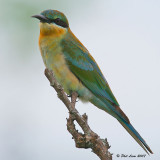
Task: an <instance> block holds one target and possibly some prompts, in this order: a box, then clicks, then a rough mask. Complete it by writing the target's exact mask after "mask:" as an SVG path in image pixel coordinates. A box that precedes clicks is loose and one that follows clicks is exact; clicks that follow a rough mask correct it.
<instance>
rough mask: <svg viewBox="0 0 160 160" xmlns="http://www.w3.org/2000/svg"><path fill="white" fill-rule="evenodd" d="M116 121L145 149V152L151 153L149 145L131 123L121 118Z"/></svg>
mask: <svg viewBox="0 0 160 160" xmlns="http://www.w3.org/2000/svg"><path fill="white" fill-rule="evenodd" d="M118 121H119V122H120V123H121V125H122V126H123V127H124V128H125V129H126V130H127V132H128V133H129V134H130V135H131V136H132V137H133V138H134V139H135V140H136V142H137V143H138V144H139V145H140V146H141V147H142V148H143V149H144V150H145V152H146V153H147V154H149V153H148V152H150V153H151V154H153V152H152V151H151V149H150V147H149V146H148V145H147V143H146V142H145V140H144V139H143V138H142V137H141V136H140V134H139V133H138V132H137V131H136V130H135V128H134V127H133V126H132V125H131V124H129V123H127V122H125V121H122V120H118Z"/></svg>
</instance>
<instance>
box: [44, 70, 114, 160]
mask: <svg viewBox="0 0 160 160" xmlns="http://www.w3.org/2000/svg"><path fill="white" fill-rule="evenodd" d="M45 75H46V77H47V78H48V80H49V81H50V85H51V86H52V87H53V88H54V89H55V90H56V92H57V95H58V97H59V99H60V100H61V101H62V102H63V103H64V104H65V106H66V107H67V109H68V110H69V118H68V119H67V130H68V131H69V132H70V134H71V135H72V136H73V139H74V141H75V145H76V147H77V148H85V149H87V148H91V149H92V151H93V152H94V153H95V154H96V155H97V156H98V157H99V158H100V159H101V160H112V155H111V153H110V152H109V151H108V149H109V148H110V146H109V144H108V142H107V139H101V138H100V137H99V136H98V135H97V134H96V133H95V132H93V131H92V130H91V129H90V127H89V125H88V122H87V120H88V117H87V115H86V114H83V115H82V116H81V115H80V114H79V112H78V111H77V110H76V108H75V104H76V99H77V97H78V94H77V93H76V92H73V93H72V95H71V102H70V100H69V99H68V97H67V95H66V94H65V92H64V90H63V88H62V87H61V86H60V85H59V84H58V83H57V81H56V79H55V78H54V75H53V72H52V71H50V70H48V69H45ZM74 121H77V123H78V124H79V126H80V127H81V128H82V130H83V132H84V133H80V132H78V131H77V130H76V128H75V124H74Z"/></svg>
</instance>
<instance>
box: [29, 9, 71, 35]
mask: <svg viewBox="0 0 160 160" xmlns="http://www.w3.org/2000/svg"><path fill="white" fill-rule="evenodd" d="M32 17H34V18H37V19H39V20H40V32H41V34H43V35H57V36H58V35H61V34H64V33H66V31H67V30H68V28H69V23H68V20H67V18H66V16H65V15H64V14H63V13H61V12H59V11H57V10H51V9H50V10H45V11H43V12H41V13H40V14H39V15H34V16H32Z"/></svg>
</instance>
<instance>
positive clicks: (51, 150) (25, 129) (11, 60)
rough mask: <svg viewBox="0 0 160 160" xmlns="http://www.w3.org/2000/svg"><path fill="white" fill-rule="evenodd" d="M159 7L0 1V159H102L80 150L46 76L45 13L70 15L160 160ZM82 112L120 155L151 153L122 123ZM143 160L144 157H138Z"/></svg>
mask: <svg viewBox="0 0 160 160" xmlns="http://www.w3.org/2000/svg"><path fill="white" fill-rule="evenodd" d="M159 8H160V1H158V0H130V1H128V0H121V1H119V0H87V1H86V0H81V1H78V0H68V1H65V0H45V1H42V0H40V1H38V0H35V1H32V0H27V1H26V0H6V1H2V0H1V1H0V44H1V47H0V97H1V99H0V159H2V160H22V159H23V160H44V159H47V160H53V159H59V160H62V159H70V160H74V159H79V160H80V159H92V160H98V157H96V156H95V155H94V154H93V153H91V152H90V151H89V150H84V149H76V148H75V146H74V142H73V140H72V139H71V135H70V134H69V133H68V132H67V130H66V117H68V112H67V110H66V108H65V107H64V105H63V104H62V103H61V102H60V101H59V100H58V99H57V96H56V93H55V92H54V90H53V89H52V88H51V87H50V86H49V82H48V80H47V79H46V77H45V76H44V74H43V71H44V65H43V62H42V58H41V56H40V52H39V48H38V34H39V26H38V21H37V20H35V19H32V18H31V15H34V14H39V13H40V12H41V11H42V10H45V9H57V10H60V11H62V12H64V13H65V14H66V16H67V17H68V19H69V22H70V27H71V29H72V31H73V32H74V33H75V35H76V36H77V37H78V38H79V39H80V40H81V41H82V43H83V44H84V45H85V46H86V47H87V48H88V50H89V51H90V52H91V54H92V55H93V57H94V58H95V59H96V61H97V63H98V64H99V65H100V68H101V69H102V71H103V73H104V75H105V77H106V79H107V80H108V82H109V84H110V86H111V88H112V90H113V92H114V94H115V96H116V98H117V99H118V101H119V103H120V104H121V108H122V109H123V110H124V112H125V113H126V114H127V115H128V117H129V118H130V120H131V122H132V123H133V125H134V126H135V128H136V129H137V130H138V132H139V133H140V134H141V135H142V136H143V137H144V139H145V140H146V141H147V143H148V144H149V145H150V147H151V149H152V150H153V152H154V153H155V154H154V155H153V156H147V157H146V158H145V160H150V159H159V158H160V149H159V148H160V142H159V139H160V127H159V121H160V109H159V108H160V101H159V97H160V96H159V95H160V93H159V91H160V83H159V82H160V45H159V44H160V30H159V28H160V9H159ZM77 108H78V110H79V111H80V112H81V113H84V112H86V113H87V114H88V116H89V124H90V126H91V128H92V129H93V130H94V131H96V132H97V133H98V134H99V135H100V136H101V137H103V138H104V137H107V138H108V141H109V143H110V144H111V149H110V151H111V152H112V153H113V158H114V159H119V158H117V157H116V154H122V153H123V154H133V155H138V154H145V153H144V152H143V150H142V149H141V148H140V147H139V146H138V145H137V144H136V142H135V141H134V140H133V139H132V138H131V137H130V136H129V134H128V133H127V132H126V131H125V130H124V129H123V127H121V126H120V124H119V123H118V122H117V121H116V120H115V119H114V118H112V117H111V116H109V115H108V114H106V113H105V112H103V111H101V110H99V109H97V108H96V107H93V106H92V105H91V104H82V103H81V102H78V103H77ZM134 159H140V158H134Z"/></svg>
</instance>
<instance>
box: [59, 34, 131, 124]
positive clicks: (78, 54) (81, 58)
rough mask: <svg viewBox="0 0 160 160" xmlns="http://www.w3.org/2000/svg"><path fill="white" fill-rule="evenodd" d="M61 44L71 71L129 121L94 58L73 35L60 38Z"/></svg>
mask: <svg viewBox="0 0 160 160" xmlns="http://www.w3.org/2000/svg"><path fill="white" fill-rule="evenodd" d="M61 46H62V51H63V54H64V56H65V59H66V62H67V64H68V67H69V69H70V70H71V72H72V73H73V74H74V75H75V76H76V77H77V78H78V79H79V80H80V81H81V82H82V84H83V85H84V86H85V87H86V88H88V89H89V90H90V91H91V92H92V93H93V94H94V95H95V96H96V97H98V98H99V99H100V100H101V101H103V102H104V103H106V102H107V103H110V104H111V105H109V108H110V110H111V111H113V112H114V113H115V114H116V115H118V117H120V118H122V119H124V120H125V121H127V122H129V120H128V118H127V116H126V115H125V114H124V113H123V111H122V110H121V109H120V107H119V104H118V102H117V100H116V98H115V97H114V95H113V93H112V91H111V89H110V87H109V85H108V83H107V81H106V80H105V78H104V76H103V74H102V72H101V70H100V69H99V67H98V65H97V64H96V62H95V60H94V59H93V57H92V56H91V55H90V54H89V52H88V51H87V49H86V48H85V47H84V46H83V45H82V44H81V43H80V42H79V40H78V39H76V38H75V37H73V36H72V37H67V38H66V39H63V40H62V42H61Z"/></svg>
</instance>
